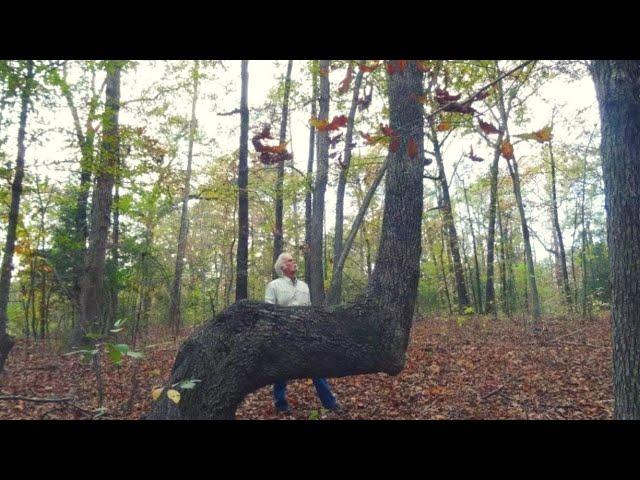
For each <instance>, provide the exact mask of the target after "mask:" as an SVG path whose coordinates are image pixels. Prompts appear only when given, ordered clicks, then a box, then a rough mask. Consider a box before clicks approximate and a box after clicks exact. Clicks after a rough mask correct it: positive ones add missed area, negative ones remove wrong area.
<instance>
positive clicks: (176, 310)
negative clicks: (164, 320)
mask: <svg viewBox="0 0 640 480" xmlns="http://www.w3.org/2000/svg"><path fill="white" fill-rule="evenodd" d="M199 66H200V63H199V61H198V60H196V61H195V63H194V65H193V71H192V78H193V92H192V95H193V96H192V97H191V120H190V122H189V151H188V153H187V172H186V177H185V180H184V195H183V197H182V212H181V214H180V232H179V233H178V251H177V254H176V267H175V272H174V275H173V286H172V287H171V302H170V304H171V305H170V310H169V322H170V324H171V326H172V327H173V330H174V332H176V333H177V332H178V331H179V330H180V325H181V323H182V321H181V315H180V306H181V300H182V298H181V297H182V293H181V292H182V270H183V268H184V254H185V252H186V250H187V236H188V235H189V193H190V189H191V162H192V160H193V143H194V141H195V134H196V105H197V103H198V82H199Z"/></svg>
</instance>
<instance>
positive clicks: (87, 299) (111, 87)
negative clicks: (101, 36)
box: [71, 61, 121, 346]
mask: <svg viewBox="0 0 640 480" xmlns="http://www.w3.org/2000/svg"><path fill="white" fill-rule="evenodd" d="M120 71H121V66H120V62H116V61H114V62H113V63H110V64H109V65H108V67H107V91H106V102H105V114H104V117H103V127H102V132H103V133H102V152H101V155H100V157H101V168H100V171H99V172H98V173H97V175H96V185H95V188H94V191H93V200H92V208H91V229H90V231H89V248H88V250H87V255H86V260H85V268H84V275H83V280H82V282H81V285H80V286H81V289H80V306H79V311H78V317H77V321H76V324H75V326H74V330H73V332H72V335H71V345H72V346H79V345H84V344H87V343H88V339H87V338H86V336H85V335H86V334H87V333H90V332H92V331H93V332H97V331H98V330H99V326H100V323H101V322H100V316H101V312H102V310H103V306H104V305H103V304H104V291H103V285H104V267H105V253H106V246H107V239H108V238H109V224H110V223H111V203H112V200H113V199H112V189H113V183H114V175H113V172H114V169H115V166H116V164H117V159H118V149H119V147H118V146H119V133H118V113H119V110H120Z"/></svg>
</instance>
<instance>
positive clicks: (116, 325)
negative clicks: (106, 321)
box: [113, 318, 127, 328]
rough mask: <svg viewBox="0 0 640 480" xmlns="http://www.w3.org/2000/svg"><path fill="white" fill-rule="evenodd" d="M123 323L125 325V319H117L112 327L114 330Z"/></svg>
mask: <svg viewBox="0 0 640 480" xmlns="http://www.w3.org/2000/svg"><path fill="white" fill-rule="evenodd" d="M125 323H127V319H126V318H119V319H118V320H117V321H116V323H114V324H113V326H114V327H115V328H120V327H121V326H122V325H124V324H125Z"/></svg>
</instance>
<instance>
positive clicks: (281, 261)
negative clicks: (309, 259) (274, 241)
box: [273, 252, 293, 277]
mask: <svg viewBox="0 0 640 480" xmlns="http://www.w3.org/2000/svg"><path fill="white" fill-rule="evenodd" d="M285 257H291V258H293V256H292V255H291V254H290V253H289V252H282V253H281V254H280V255H279V256H278V259H277V260H276V263H275V264H274V265H273V269H274V270H275V271H276V274H277V275H278V276H279V277H284V272H283V271H282V267H283V266H284V262H285Z"/></svg>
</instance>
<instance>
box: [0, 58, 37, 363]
mask: <svg viewBox="0 0 640 480" xmlns="http://www.w3.org/2000/svg"><path fill="white" fill-rule="evenodd" d="M34 75H35V73H34V62H33V60H27V72H26V76H25V79H24V81H25V84H24V86H23V88H22V92H21V95H20V126H19V127H18V156H17V158H16V171H15V174H14V176H13V182H12V183H11V207H10V209H9V223H8V224H7V237H6V240H5V244H4V252H3V255H2V265H1V266H0V373H1V372H2V371H3V370H4V364H5V361H6V360H7V357H8V356H9V352H10V351H11V349H12V348H13V345H14V343H15V341H14V339H13V337H12V336H11V335H9V334H8V333H7V324H8V323H9V317H8V312H7V310H8V306H9V290H10V288H11V270H12V269H13V264H12V262H13V253H14V251H15V245H16V233H17V228H18V217H19V215H20V199H21V196H22V180H23V178H24V157H25V136H26V131H27V117H28V114H29V102H30V100H31V93H32V91H33V88H34V85H33V79H34ZM34 338H35V336H34Z"/></svg>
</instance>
